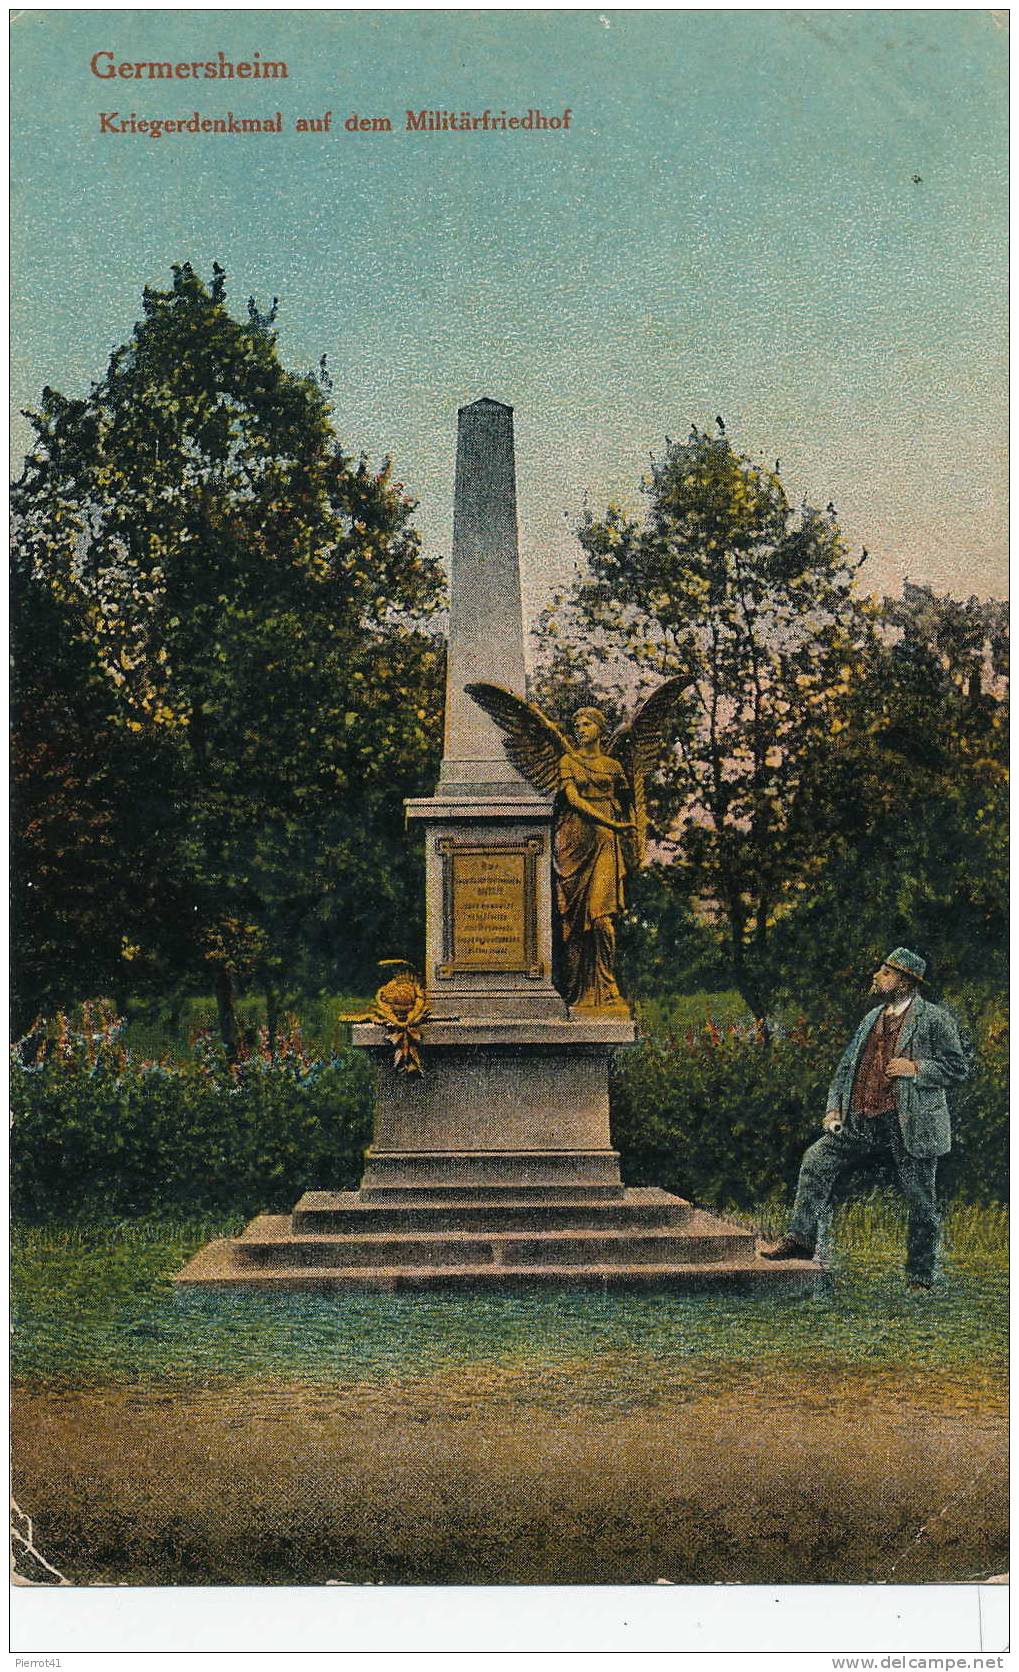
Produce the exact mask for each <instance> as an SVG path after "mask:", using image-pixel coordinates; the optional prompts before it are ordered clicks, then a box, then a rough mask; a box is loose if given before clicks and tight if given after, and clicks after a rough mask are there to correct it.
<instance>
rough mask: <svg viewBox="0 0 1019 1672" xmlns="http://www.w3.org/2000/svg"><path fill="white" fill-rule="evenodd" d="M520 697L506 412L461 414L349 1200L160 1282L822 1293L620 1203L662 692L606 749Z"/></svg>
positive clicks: (240, 1241)
mask: <svg viewBox="0 0 1019 1672" xmlns="http://www.w3.org/2000/svg"><path fill="white" fill-rule="evenodd" d="M524 689H525V683H524V650H523V620H522V612H521V600H520V575H519V559H518V551H517V514H516V483H515V465H514V448H513V410H512V408H511V407H508V406H504V405H502V404H500V403H499V402H497V401H493V400H489V399H482V400H478V401H475V402H473V403H472V404H471V405H470V406H467V407H464V408H463V409H462V410H461V412H460V414H459V428H458V440H457V460H456V487H455V501H454V522H453V549H452V563H451V573H450V624H449V655H448V664H447V683H446V709H445V738H444V750H443V759H442V765H441V768H440V772H439V781H438V784H437V786H436V788H435V793H434V794H433V795H432V796H430V797H428V798H425V799H420V800H413V801H409V802H408V803H407V813H408V817H409V819H411V820H413V821H414V823H415V825H417V826H419V827H420V829H421V831H422V833H423V836H424V841H425V853H426V866H425V915H426V938H425V969H424V972H423V980H422V981H418V979H417V978H416V977H415V976H413V974H411V973H410V972H409V971H405V972H404V973H402V974H401V975H397V976H396V977H395V978H394V979H393V980H392V981H391V982H388V983H387V984H386V985H385V986H384V987H382V988H381V989H380V991H379V994H378V995H377V998H376V1005H375V1008H374V1010H373V1011H372V1012H371V1013H370V1019H365V1020H361V1021H359V1022H358V1023H357V1024H356V1025H355V1026H354V1027H353V1030H352V1041H353V1045H354V1046H355V1047H356V1048H357V1049H360V1050H365V1051H367V1052H369V1054H370V1056H371V1057H372V1059H373V1066H374V1082H375V1103H374V1131H373V1139H372V1143H371V1146H370V1148H369V1149H368V1151H367V1154H366V1157H365V1169H364V1176H363V1178H362V1180H361V1185H360V1188H359V1189H358V1190H356V1191H334V1190H329V1189H318V1190H313V1191H308V1192H307V1193H306V1194H305V1195H303V1196H302V1197H301V1199H300V1200H299V1201H298V1202H297V1204H296V1206H295V1207H294V1210H293V1212H292V1213H291V1214H287V1215H270V1214H262V1215H259V1216H258V1217H257V1218H256V1219H254V1220H253V1221H252V1222H251V1224H250V1225H248V1227H247V1228H246V1229H245V1230H244V1232H243V1233H242V1234H241V1235H240V1236H239V1237H236V1238H231V1239H222V1240H218V1241H216V1242H213V1243H210V1244H209V1245H208V1246H207V1247H206V1248H204V1249H202V1250H201V1252H200V1253H199V1254H197V1255H196V1256H195V1258H194V1259H193V1260H192V1261H191V1262H190V1263H189V1264H188V1265H187V1266H186V1267H185V1269H184V1270H183V1271H182V1272H181V1273H180V1276H179V1278H178V1281H179V1282H182V1283H188V1284H203V1285H221V1286H224V1287H231V1288H233V1287H247V1288H255V1289H268V1288H283V1289H295V1288H301V1289H316V1290H332V1291H355V1290H392V1289H397V1288H400V1289H403V1288H414V1287H420V1288H440V1287H441V1288H453V1287H457V1286H462V1287H465V1288H469V1287H471V1286H485V1287H493V1286H496V1287H498V1286H505V1285H509V1284H512V1283H530V1284H550V1283H551V1284H587V1285H597V1286H601V1285H609V1284H640V1285H645V1286H647V1285H654V1284H658V1285H662V1286H666V1287H687V1286H694V1285H705V1284H715V1283H718V1282H750V1283H759V1282H763V1283H765V1284H768V1283H775V1282H783V1281H785V1282H788V1281H789V1280H790V1279H797V1278H799V1279H802V1278H804V1277H805V1276H809V1275H811V1274H813V1273H814V1272H815V1271H816V1270H817V1267H816V1266H815V1265H814V1263H813V1262H812V1261H806V1260H803V1261H787V1262H785V1263H783V1264H781V1265H779V1266H776V1265H769V1264H768V1263H767V1262H766V1261H764V1260H762V1259H761V1258H760V1257H759V1255H758V1253H757V1247H756V1239H755V1236H754V1234H753V1232H752V1231H750V1230H747V1229H746V1228H744V1227H743V1226H739V1225H735V1224H732V1223H729V1222H727V1221H725V1220H723V1219H720V1218H718V1217H717V1216H715V1215H713V1214H710V1213H707V1212H704V1211H703V1210H701V1209H699V1208H697V1207H694V1206H693V1205H692V1204H690V1203H689V1202H686V1201H683V1200H682V1199H681V1198H680V1197H678V1196H673V1195H671V1194H669V1193H668V1192H666V1191H664V1190H660V1189H657V1188H639V1189H638V1188H627V1187H624V1185H623V1183H622V1179H621V1174H620V1166H619V1156H618V1154H617V1153H616V1151H615V1150H614V1149H613V1147H612V1139H611V1135H610V1127H609V1058H610V1054H611V1053H612V1052H613V1051H614V1050H618V1049H621V1048H625V1047H626V1046H628V1045H632V1044H633V1043H634V1039H635V1027H634V1022H633V1020H632V1017H631V1015H630V1012H629V1008H628V1006H627V1005H626V1002H625V1000H624V999H623V998H622V997H621V995H620V993H619V990H618V988H617V986H616V983H615V974H614V962H613V961H614V937H615V928H614V924H615V918H616V916H617V914H618V912H619V910H620V909H621V907H622V892H623V890H622V884H623V878H624V876H625V874H626V873H627V872H628V871H632V870H633V869H634V868H635V866H636V865H638V864H639V863H640V861H641V858H642V857H643V847H644V840H645V815H644V795H643V778H644V772H645V770H646V768H647V767H648V766H649V764H650V763H651V762H652V761H653V758H654V755H655V752H656V751H657V750H658V749H660V748H661V747H662V746H663V744H665V745H667V742H668V720H669V713H670V709H671V706H672V704H673V702H674V701H676V700H678V699H679V696H680V695H681V686H680V681H678V680H673V681H667V682H666V684H665V686H663V687H661V688H660V689H659V691H656V692H654V693H652V696H651V698H650V699H649V701H648V702H647V703H645V704H644V706H643V708H642V709H641V710H640V711H639V712H638V713H637V714H636V715H635V716H634V717H633V718H632V720H631V721H630V723H629V724H628V725H627V726H626V727H624V728H622V730H621V731H620V733H619V734H617V737H616V738H615V739H613V740H612V742H611V743H609V742H608V741H607V739H606V738H605V736H604V732H605V724H604V721H603V719H602V717H601V715H600V714H599V713H598V711H597V710H595V709H581V710H580V711H579V713H578V714H577V715H575V716H574V722H573V723H574V731H575V735H574V736H573V737H569V736H567V734H566V733H565V732H564V731H561V730H560V729H559V727H558V726H557V725H556V724H555V723H554V722H553V721H550V720H549V719H548V718H547V716H545V715H543V714H542V713H541V711H540V710H538V709H536V708H534V707H533V706H532V705H531V704H529V703H528V702H527V701H526V700H525V698H524ZM408 839H411V838H408ZM328 1182H329V1181H327V1180H323V1181H321V1183H322V1184H323V1185H325V1184H328Z"/></svg>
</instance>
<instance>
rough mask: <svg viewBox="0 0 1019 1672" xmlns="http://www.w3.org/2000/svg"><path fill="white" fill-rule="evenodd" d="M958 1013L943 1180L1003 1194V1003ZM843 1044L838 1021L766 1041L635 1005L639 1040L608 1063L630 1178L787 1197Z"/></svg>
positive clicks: (730, 1194) (749, 1030)
mask: <svg viewBox="0 0 1019 1672" xmlns="http://www.w3.org/2000/svg"><path fill="white" fill-rule="evenodd" d="M957 1008H959V1009H964V1007H962V1006H959V1007H957ZM963 1020H964V1024H966V1023H968V1031H969V1032H970V1033H971V1034H972V1035H973V1036H974V1042H975V1046H976V1053H975V1064H974V1069H973V1073H972V1075H971V1077H970V1079H969V1080H968V1081H967V1082H966V1083H965V1084H964V1085H962V1086H960V1087H958V1088H957V1089H956V1090H955V1091H954V1092H950V1094H949V1097H950V1102H951V1107H952V1117H953V1118H952V1126H953V1134H954V1145H955V1147H954V1149H953V1152H952V1154H951V1156H949V1157H948V1158H947V1160H946V1161H945V1162H943V1163H942V1166H941V1170H940V1188H941V1190H942V1193H943V1194H946V1195H954V1196H957V1197H958V1198H960V1199H961V1200H963V1201H974V1202H991V1201H1005V1200H1007V1195H1008V1173H1007V1167H1008V1146H1007V1122H1008V1100H1007V1069H1008V1039H1007V1023H1006V1019H1005V1014H1004V1009H1003V1007H1002V1005H1001V1004H1000V1003H997V1004H990V1005H985V1007H984V1008H983V1010H982V1011H981V1012H980V1014H979V1015H973V1016H970V1017H966V1016H965V1014H964V1015H963ZM845 1043H846V1041H845V1032H844V1029H843V1028H842V1026H841V1025H840V1024H839V1023H838V1022H837V1021H834V1020H833V1021H831V1022H829V1023H823V1022H816V1023H812V1024H811V1025H810V1026H809V1027H808V1026H807V1024H806V1023H805V1022H803V1021H800V1022H798V1023H796V1024H795V1025H793V1026H792V1027H791V1028H776V1029H774V1030H773V1032H772V1036H771V1038H770V1039H769V1040H768V1042H767V1043H765V1042H764V1041H763V1040H762V1039H761V1038H760V1037H759V1036H758V1034H757V1032H756V1031H755V1029H754V1028H753V1027H752V1026H747V1025H745V1024H740V1023H738V1022H729V1023H728V1024H726V1025H725V1026H720V1025H719V1024H717V1023H715V1022H709V1023H708V1024H707V1025H706V1026H704V1027H701V1028H697V1029H694V1028H686V1029H683V1028H682V1027H681V1026H679V1025H678V1024H677V1023H676V1022H675V1021H673V1022H666V1021H664V1020H662V1018H661V1015H660V1013H658V1014H655V1015H652V1016H648V1015H646V1014H644V1013H642V1014H641V1039H640V1043H639V1044H638V1045H637V1046H636V1047H634V1048H633V1049H631V1050H622V1051H619V1052H617V1053H616V1056H615V1060H614V1065H613V1074H612V1109H613V1119H612V1128H613V1137H614V1140H615V1144H616V1147H617V1148H618V1149H619V1151H620V1152H621V1155H622V1161H623V1173H624V1177H625V1179H626V1182H627V1183H628V1184H659V1185H663V1186H664V1187H665V1188H666V1189H669V1190H675V1191H677V1192H678V1193H679V1194H681V1195H685V1196H689V1197H692V1198H693V1199H695V1200H697V1201H703V1202H706V1203H715V1204H717V1203H720V1202H732V1203H742V1204H744V1205H747V1206H749V1205H750V1204H751V1203H755V1202H761V1201H764V1200H767V1199H768V1198H769V1197H776V1196H780V1195H781V1196H784V1197H787V1198H788V1197H789V1196H791V1194H792V1192H793V1190H794V1188H795V1184H796V1176H797V1173H798V1170H799V1164H800V1158H801V1156H802V1154H803V1151H804V1149H805V1148H806V1146H807V1145H808V1144H809V1143H812V1142H813V1141H814V1139H815V1138H817V1137H818V1136H819V1134H820V1121H821V1118H822V1116H823V1115H824V1110H825V1100H826V1094H827V1090H828V1084H829V1081H830V1079H831V1074H832V1070H833V1069H834V1066H835V1063H836V1062H837V1060H838V1057H839V1055H840V1053H841V1052H842V1050H843V1049H844V1047H845Z"/></svg>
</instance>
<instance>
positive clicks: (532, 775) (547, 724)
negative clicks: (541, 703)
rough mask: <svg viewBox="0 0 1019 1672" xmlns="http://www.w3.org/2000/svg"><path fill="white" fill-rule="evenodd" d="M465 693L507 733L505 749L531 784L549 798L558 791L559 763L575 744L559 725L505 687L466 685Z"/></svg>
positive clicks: (504, 739)
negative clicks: (572, 743)
mask: <svg viewBox="0 0 1019 1672" xmlns="http://www.w3.org/2000/svg"><path fill="white" fill-rule="evenodd" d="M464 690H465V691H466V692H467V695H468V696H469V697H473V698H474V701H475V702H476V703H477V704H478V706H479V708H483V709H484V711H485V713H486V714H488V715H490V716H491V718H492V719H493V720H494V721H495V723H496V725H497V726H498V727H499V728H500V730H502V731H504V732H505V733H506V736H505V737H504V738H503V740H502V746H503V748H504V749H505V751H506V753H507V755H508V756H509V758H510V760H511V761H512V763H513V765H514V766H515V767H516V769H517V771H518V772H519V773H521V774H522V775H523V777H525V778H526V779H527V782H528V783H529V784H533V785H534V787H535V789H537V790H541V791H542V793H543V794H545V795H551V794H552V793H553V791H554V790H557V789H558V788H559V762H560V760H561V759H562V757H563V755H565V754H569V753H570V750H571V744H570V741H569V739H568V738H567V736H566V735H565V733H564V732H561V731H560V730H559V727H558V726H557V725H556V724H555V721H554V720H550V719H549V717H548V715H547V714H543V713H542V711H541V709H540V708H536V707H535V706H534V704H533V703H529V702H525V701H524V698H523V697H518V696H517V694H516V692H515V691H506V690H504V689H503V687H502V686H501V685H486V684H485V683H484V682H482V681H478V682H477V683H475V684H472V685H465V686H464Z"/></svg>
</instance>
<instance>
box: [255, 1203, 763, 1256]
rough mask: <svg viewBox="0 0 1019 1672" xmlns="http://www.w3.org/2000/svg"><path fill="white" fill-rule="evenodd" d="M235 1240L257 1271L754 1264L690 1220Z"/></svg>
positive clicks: (734, 1245)
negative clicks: (664, 1224)
mask: <svg viewBox="0 0 1019 1672" xmlns="http://www.w3.org/2000/svg"><path fill="white" fill-rule="evenodd" d="M235 1240H236V1246H237V1249H238V1252H239V1253H240V1254H241V1255H242V1256H243V1257H244V1258H246V1259H248V1260H251V1261H252V1262H254V1263H256V1264H260V1265H273V1266H287V1267H290V1268H293V1267H302V1266H315V1267H326V1266H372V1267H375V1266H378V1267H385V1268H392V1267H401V1268H402V1267H409V1268H416V1267H425V1266H428V1267H435V1266H439V1267H447V1266H490V1265H491V1266H510V1267H514V1266H535V1265H545V1264H552V1265H556V1266H588V1265H602V1264H619V1263H624V1264H629V1265H643V1264H657V1265H661V1264H664V1263H670V1262H678V1263H681V1264H687V1263H696V1264H705V1263H709V1262H711V1261H718V1260H723V1261H730V1262H732V1263H734V1264H737V1265H742V1264H748V1263H749V1262H751V1261H752V1260H753V1258H754V1237H753V1235H752V1234H751V1233H750V1232H749V1231H745V1230H743V1229H742V1227H739V1226H734V1225H728V1224H726V1223H725V1222H724V1221H720V1220H717V1219H714V1218H712V1217H711V1216H709V1215H707V1214H694V1215H693V1217H692V1219H691V1220H690V1221H688V1222H687V1223H686V1224H684V1226H683V1227H682V1229H681V1230H678V1231H677V1230H671V1229H661V1228H659V1227H652V1228H649V1229H642V1228H633V1227H629V1226H628V1227H625V1228H622V1229H619V1228H615V1227H611V1226H606V1227H604V1228H601V1229H598V1230H587V1229H581V1230H574V1229H567V1230H563V1229H551V1228H543V1229H542V1230H540V1231H538V1232H533V1231H532V1232H519V1231H506V1230H490V1229H486V1230H484V1231H465V1230H440V1231H431V1232H417V1233H413V1234H408V1233H407V1232H406V1231H403V1230H401V1231H396V1232H394V1231H376V1230H372V1231H370V1232H365V1231H358V1232H355V1233H353V1234H350V1233H335V1232H334V1233H320V1234H317V1235H315V1234H311V1235H309V1234H306V1233H300V1234H298V1235H295V1234H294V1233H293V1231H292V1229H291V1225H290V1220H289V1219H288V1218H287V1217H286V1216H284V1215H268V1214H264V1215H261V1216H260V1217H259V1218H258V1219H256V1220H254V1221H253V1222H252V1223H251V1224H250V1225H249V1226H248V1227H247V1229H246V1230H245V1231H244V1233H243V1234H242V1235H241V1236H240V1237H239V1238H237V1239H235Z"/></svg>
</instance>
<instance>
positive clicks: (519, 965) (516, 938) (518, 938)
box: [451, 848, 528, 970]
mask: <svg viewBox="0 0 1019 1672" xmlns="http://www.w3.org/2000/svg"><path fill="white" fill-rule="evenodd" d="M451 858H452V862H453V876H452V883H453V962H454V963H455V964H456V965H457V967H458V968H460V969H475V970H519V969H523V968H524V967H525V966H526V964H527V962H528V954H527V934H526V892H525V887H526V883H525V879H526V870H525V866H526V859H525V855H524V854H523V853H507V852H499V851H498V850H497V849H493V850H492V851H490V852H487V853H486V852H483V851H479V850H478V849H477V848H475V849H474V850H473V852H466V853H457V852H455V851H454V853H453V854H452V855H451Z"/></svg>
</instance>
